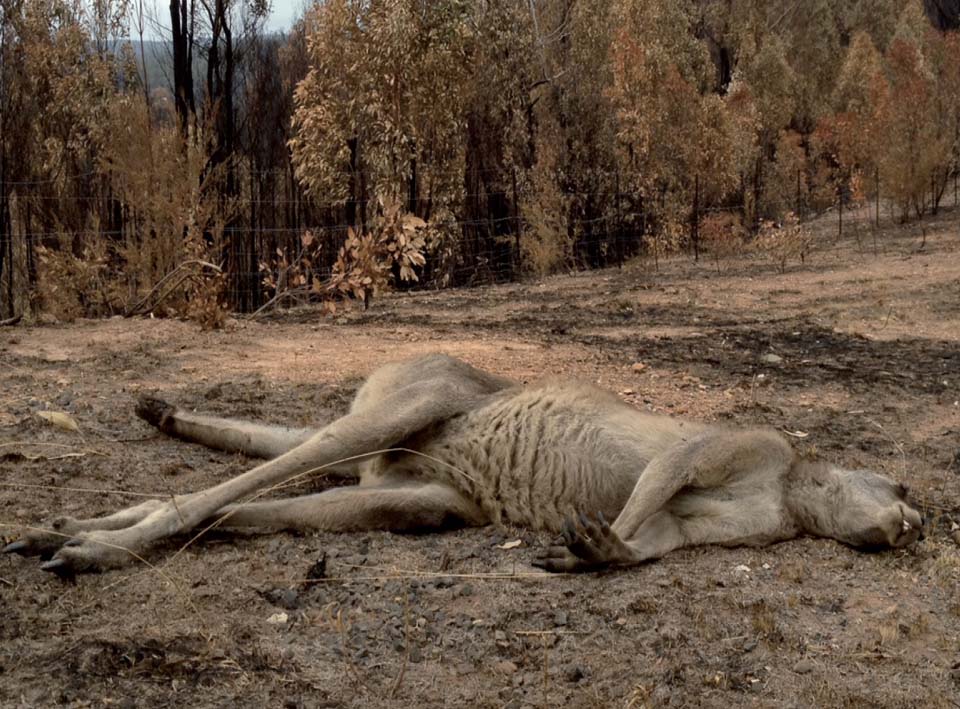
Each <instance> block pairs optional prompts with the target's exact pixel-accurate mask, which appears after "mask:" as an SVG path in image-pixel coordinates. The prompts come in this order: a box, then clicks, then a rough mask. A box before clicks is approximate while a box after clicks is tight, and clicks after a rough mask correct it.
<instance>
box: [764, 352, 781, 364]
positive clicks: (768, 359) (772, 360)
mask: <svg viewBox="0 0 960 709" xmlns="http://www.w3.org/2000/svg"><path fill="white" fill-rule="evenodd" d="M760 361H761V362H763V363H764V364H780V363H781V362H782V361H783V357H781V356H780V355H775V354H773V352H768V353H767V354H765V355H763V356H761V357H760Z"/></svg>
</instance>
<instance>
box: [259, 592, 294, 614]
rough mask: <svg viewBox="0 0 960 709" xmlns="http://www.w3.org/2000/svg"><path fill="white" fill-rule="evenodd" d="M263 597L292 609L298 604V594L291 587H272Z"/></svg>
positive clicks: (282, 606) (274, 603)
mask: <svg viewBox="0 0 960 709" xmlns="http://www.w3.org/2000/svg"><path fill="white" fill-rule="evenodd" d="M263 597H264V598H266V599H267V601H269V602H270V603H272V604H273V605H275V606H280V607H281V608H286V609H287V610H294V609H296V608H297V607H298V606H299V605H300V594H299V593H297V592H296V591H294V590H293V589H292V588H272V589H270V590H269V591H267V592H266V593H264V594H263Z"/></svg>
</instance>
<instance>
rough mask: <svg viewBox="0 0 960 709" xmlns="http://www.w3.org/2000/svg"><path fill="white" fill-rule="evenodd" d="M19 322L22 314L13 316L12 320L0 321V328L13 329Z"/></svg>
mask: <svg viewBox="0 0 960 709" xmlns="http://www.w3.org/2000/svg"><path fill="white" fill-rule="evenodd" d="M21 320H23V313H20V314H19V315H14V316H13V317H12V318H7V319H6V320H0V327H13V326H14V325H16V324H17V323H18V322H20V321H21Z"/></svg>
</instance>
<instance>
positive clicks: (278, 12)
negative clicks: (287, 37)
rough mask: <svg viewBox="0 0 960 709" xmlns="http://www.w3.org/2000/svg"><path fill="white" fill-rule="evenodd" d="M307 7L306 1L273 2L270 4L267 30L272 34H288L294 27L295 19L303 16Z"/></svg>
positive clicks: (275, 0) (287, 0)
mask: <svg viewBox="0 0 960 709" xmlns="http://www.w3.org/2000/svg"><path fill="white" fill-rule="evenodd" d="M305 5H306V3H305V2H304V0H273V1H272V2H271V3H270V9H271V12H270V19H268V20H267V29H268V30H270V31H272V32H286V31H287V30H289V29H290V26H291V25H293V21H294V19H296V18H298V17H300V15H302V14H303V8H304V7H305Z"/></svg>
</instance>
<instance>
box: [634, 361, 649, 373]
mask: <svg viewBox="0 0 960 709" xmlns="http://www.w3.org/2000/svg"><path fill="white" fill-rule="evenodd" d="M646 368H647V365H645V364H644V363H643V362H635V363H634V365H633V367H631V369H632V370H633V371H634V372H637V373H640V372H642V371H643V370H644V369H646Z"/></svg>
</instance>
